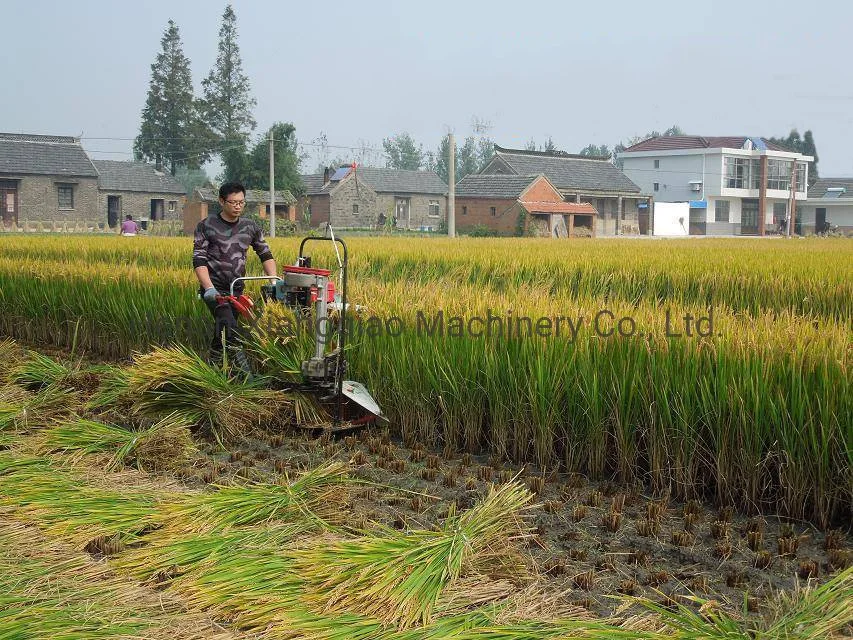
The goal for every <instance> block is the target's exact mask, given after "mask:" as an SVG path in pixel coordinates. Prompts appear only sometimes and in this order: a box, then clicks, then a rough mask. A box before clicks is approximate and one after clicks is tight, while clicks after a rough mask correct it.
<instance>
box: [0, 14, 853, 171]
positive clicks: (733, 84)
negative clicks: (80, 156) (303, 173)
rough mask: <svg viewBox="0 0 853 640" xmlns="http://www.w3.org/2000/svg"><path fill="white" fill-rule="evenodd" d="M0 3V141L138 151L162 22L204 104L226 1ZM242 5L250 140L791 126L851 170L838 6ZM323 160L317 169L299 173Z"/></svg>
mask: <svg viewBox="0 0 853 640" xmlns="http://www.w3.org/2000/svg"><path fill="white" fill-rule="evenodd" d="M712 5H713V6H712ZM0 6H2V7H3V14H4V18H5V20H4V29H3V46H2V47H0V60H2V69H3V79H4V84H5V87H6V88H7V89H10V91H4V92H3V98H2V102H0V130H1V131H7V132H26V133H45V134H55V135H82V137H83V138H84V140H83V144H84V146H85V147H86V149H87V150H89V151H90V152H91V154H92V155H93V156H94V157H99V158H113V159H130V157H131V153H130V149H131V141H130V139H132V138H133V137H134V136H135V135H136V134H137V133H138V129H139V120H140V112H141V109H142V106H143V104H144V102H145V95H146V91H147V89H148V82H149V79H150V65H151V63H152V62H153V61H154V58H155V56H156V54H157V52H158V51H159V49H160V38H161V36H162V35H163V31H164V30H165V28H166V23H167V21H168V20H169V19H170V18H171V19H173V20H175V22H176V23H177V24H178V26H179V27H180V31H181V38H182V41H183V44H184V53H185V54H186V55H187V56H188V57H189V59H190V60H191V62H192V72H193V81H194V83H195V85H196V90H197V93H199V94H200V82H201V80H202V78H203V77H205V76H206V75H207V73H208V71H209V70H210V68H211V66H212V65H213V63H214V60H215V58H216V45H217V39H218V31H219V26H220V22H221V16H222V12H223V10H224V7H225V2H222V3H216V2H201V1H192V2H190V1H175V0H173V1H171V2H165V1H159V0H156V1H155V0H146V1H145V2H125V1H115V0H114V1H112V2H105V1H104V2H101V1H94V0H92V1H86V0H77V1H76V2H45V1H43V0H28V1H26V2H21V1H19V0H11V1H10V0H3V1H2V3H1V5H0ZM233 6H234V10H235V12H236V14H237V25H238V29H239V34H240V47H241V53H242V58H243V65H244V70H245V71H246V73H247V74H248V75H249V77H250V79H251V83H252V93H253V95H254V97H255V98H256V99H257V102H258V104H257V108H256V110H255V118H256V119H257V121H258V129H257V131H256V133H257V132H260V131H263V130H264V129H265V128H267V127H268V126H269V125H270V124H271V123H272V122H273V121H276V120H283V121H290V122H293V123H294V124H295V126H296V133H297V136H298V138H299V140H300V142H303V143H310V142H311V141H312V140H313V139H316V138H317V137H318V136H319V135H320V133H321V132H325V134H326V136H327V139H328V142H329V144H330V145H340V146H343V147H347V146H359V145H361V144H367V145H369V146H371V147H375V148H377V149H381V146H382V144H381V143H382V138H383V137H388V136H390V135H393V134H394V133H397V132H401V131H408V132H409V133H411V135H412V136H413V137H414V138H415V139H416V140H417V141H418V142H421V143H422V144H423V145H424V147H425V148H426V149H434V148H436V147H437V146H438V143H439V140H440V138H441V136H442V135H443V134H444V133H445V132H446V131H447V130H453V131H454V132H455V133H456V135H457V136H458V137H464V136H466V135H468V134H470V133H471V130H472V124H471V123H472V118H474V117H476V118H478V119H480V120H481V121H485V122H488V123H490V124H491V125H492V129H491V131H490V135H491V137H492V138H493V139H494V140H495V141H496V142H497V143H498V144H500V145H502V146H507V147H519V146H523V145H524V143H525V142H526V141H528V140H529V139H530V138H534V139H536V140H537V142H539V143H540V144H541V143H544V141H545V140H546V139H547V138H548V137H549V136H550V137H552V138H553V140H554V142H555V143H556V145H557V146H558V148H561V149H564V150H566V151H570V152H577V151H579V150H580V149H581V148H582V147H584V146H585V145H587V144H588V143H596V144H607V145H609V146H611V147H612V146H613V145H614V144H615V143H617V142H619V141H620V140H627V138H629V137H631V136H634V135H640V134H643V133H645V132H647V131H650V130H653V129H657V130H661V131H662V130H664V129H666V128H667V127H669V126H671V125H673V124H678V125H679V126H681V128H682V129H684V130H685V131H686V132H687V133H692V134H698V135H761V136H774V135H776V136H779V135H787V133H788V131H789V130H790V129H791V128H794V127H796V128H798V129H799V130H800V132H801V133H802V132H803V131H805V130H806V129H811V130H812V131H813V133H814V137H815V142H816V144H817V148H818V153H819V157H820V164H819V169H820V173H821V175H823V176H838V175H845V176H853V152H851V149H853V82H851V80H853V73H851V71H850V69H851V59H853V31H851V25H853V4H851V3H849V2H843V1H837V2H819V1H812V2H786V1H782V0H776V1H774V2H755V1H752V2H750V1H744V0H740V1H738V2H718V1H716V0H715V1H713V2H712V1H711V0H705V1H704V2H683V1H680V2H636V1H633V2H624V3H623V2H566V1H563V2H517V1H514V2H466V1H465V0H456V1H455V2H444V1H443V0H432V1H429V2H405V1H398V2H371V1H370V0H362V1H360V2H343V1H340V0H339V1H336V2H331V1H326V2H311V3H309V2H277V3H272V2H259V1H249V0H236V1H235V2H233ZM98 138H114V139H116V140H101V139H98ZM121 139H124V140H121ZM304 150H305V151H307V152H309V153H310V152H314V151H315V149H314V148H313V147H308V146H306V147H305V148H304ZM106 152H111V153H106ZM331 152H332V154H333V155H335V156H341V157H342V158H350V157H352V155H353V153H354V152H353V151H351V150H349V149H332V150H331ZM315 164H316V158H315V157H312V159H311V160H310V161H308V162H306V166H305V167H304V168H305V169H307V170H311V169H313V167H314V165H315Z"/></svg>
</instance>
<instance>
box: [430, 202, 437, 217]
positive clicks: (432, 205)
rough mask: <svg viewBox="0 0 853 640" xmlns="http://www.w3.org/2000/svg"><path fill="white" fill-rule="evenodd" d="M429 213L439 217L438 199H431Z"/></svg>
mask: <svg viewBox="0 0 853 640" xmlns="http://www.w3.org/2000/svg"><path fill="white" fill-rule="evenodd" d="M429 215H430V217H432V218H437V217H438V215H439V208H438V200H430V201H429Z"/></svg>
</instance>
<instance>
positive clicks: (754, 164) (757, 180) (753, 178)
mask: <svg viewBox="0 0 853 640" xmlns="http://www.w3.org/2000/svg"><path fill="white" fill-rule="evenodd" d="M749 188H750V189H755V190H758V189H760V188H761V161H760V160H759V159H758V158H755V159H753V160H750V161H749Z"/></svg>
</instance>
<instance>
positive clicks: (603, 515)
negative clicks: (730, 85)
mask: <svg viewBox="0 0 853 640" xmlns="http://www.w3.org/2000/svg"><path fill="white" fill-rule="evenodd" d="M138 240H139V241H138V242H137V241H131V242H127V240H126V239H121V238H80V239H79V242H75V243H71V244H69V243H68V242H67V240H66V239H65V238H62V239H60V238H55V237H27V238H22V237H17V236H6V237H4V239H3V244H2V246H0V304H2V305H3V306H2V308H3V309H4V313H3V314H2V316H0V360H2V361H3V362H4V364H5V367H4V369H3V371H0V385H2V386H0V514H2V522H3V525H2V527H0V539H2V542H3V548H4V549H6V548H8V549H10V550H15V551H14V552H11V551H10V552H9V553H8V554H6V555H4V556H3V558H2V559H0V562H5V563H6V564H7V567H9V568H10V569H9V571H10V572H11V573H10V575H15V576H17V577H15V578H10V579H9V580H10V581H9V582H8V584H7V585H6V589H7V590H9V593H10V594H11V595H10V596H9V597H8V598H6V599H4V596H0V638H4V637H7V635H4V634H9V636H8V637H19V636H20V635H21V634H22V633H23V635H24V637H29V636H27V635H26V633H27V632H26V631H25V630H27V629H30V630H34V631H33V632H32V633H33V634H34V635H35V636H36V637H38V633H41V634H42V636H43V637H184V636H186V637H220V636H221V637H244V636H245V637H264V638H266V637H269V638H279V637H283V638H575V637H590V638H591V637H608V638H611V637H612V638H618V637H631V638H636V637H649V638H656V637H684V638H693V637H723V635H724V634H726V633H729V634H732V635H729V636H727V637H766V638H771V637H783V636H784V635H785V634H787V637H828V636H829V637H831V636H832V634H842V633H844V632H845V625H847V624H848V622H849V621H848V619H847V618H848V616H847V615H846V611H847V610H849V608H850V607H851V605H853V582H851V580H853V574H851V569H849V565H850V541H849V536H848V533H847V532H845V530H844V529H845V528H846V527H849V522H850V516H851V505H853V473H851V468H853V467H851V457H853V447H851V435H853V433H851V430H853V426H851V425H853V415H851V399H850V398H851V395H853V394H851V393H850V376H849V366H850V356H851V350H850V337H851V329H853V327H851V322H850V319H851V311H853V309H851V305H853V278H851V276H853V260H851V257H853V243H851V242H850V241H849V240H844V239H839V240H834V239H814V240H801V241H795V242H784V241H775V240H768V241H734V240H725V241H712V240H709V241H702V242H695V243H693V242H665V241H657V242H643V243H640V242H629V241H625V242H619V241H613V242H598V243H592V242H584V241H569V242H561V243H552V242H543V241H537V240H506V241H504V240H501V241H494V240H464V241H459V242H450V241H445V240H427V241H424V242H422V241H418V242H414V241H413V240H411V239H405V240H404V239H399V240H398V239H391V238H379V239H368V238H359V239H354V240H353V241H352V242H350V243H349V245H350V255H351V270H350V298H351V301H353V302H356V303H357V304H359V305H361V310H360V311H359V314H358V318H357V320H356V322H355V323H354V324H353V326H352V328H351V329H352V336H353V337H354V340H353V341H352V347H351V355H350V359H351V371H350V377H352V378H354V379H358V380H361V381H363V382H364V383H365V384H366V385H367V386H368V388H369V389H370V390H371V392H372V393H373V394H374V396H375V397H376V398H377V400H378V401H379V403H380V405H381V406H382V407H383V409H384V410H385V412H386V413H387V414H388V415H389V417H390V418H391V423H392V424H391V427H390V430H387V431H364V432H362V433H361V434H359V435H357V436H356V435H352V436H347V437H346V438H341V439H337V440H336V439H331V438H328V437H324V438H321V439H312V438H310V437H305V436H300V435H295V434H293V433H292V432H291V431H290V430H289V426H290V425H291V424H292V423H293V422H294V421H297V420H298V421H300V422H305V421H309V422H310V421H311V420H313V419H314V418H312V417H311V415H312V414H311V411H312V409H311V405H310V403H308V402H306V401H305V399H303V398H299V397H292V396H287V395H286V394H282V393H280V392H277V391H276V390H275V381H276V380H283V379H285V378H287V377H288V376H292V375H293V370H294V366H293V363H294V362H297V363H298V361H299V357H300V356H299V354H300V353H301V351H302V350H304V347H305V342H304V336H298V335H297V336H295V339H291V340H289V341H288V340H283V341H282V340H276V339H275V335H274V334H275V332H276V331H280V329H281V325H280V320H281V317H280V315H277V314H276V312H273V311H271V312H270V313H269V314H267V315H265V316H261V318H260V319H259V321H258V324H257V325H256V326H255V327H254V329H253V331H252V335H253V343H252V346H251V347H250V349H249V351H250V354H251V355H252V356H253V358H254V359H255V364H256V367H258V368H259V369H262V373H263V374H264V377H263V381H262V382H260V383H259V382H252V383H246V382H241V381H238V380H233V379H230V378H229V377H228V376H227V375H226V374H225V373H224V372H222V371H221V370H219V369H217V368H216V367H211V366H210V365H208V364H207V363H206V362H204V360H203V359H202V358H199V357H198V356H197V355H196V351H201V352H203V350H204V348H205V345H206V343H207V342H208V340H209V334H208V332H209V330H210V328H209V326H208V324H209V323H208V319H207V317H206V315H205V314H206V313H207V311H206V309H204V307H203V305H201V303H200V302H199V301H198V300H197V299H196V297H195V287H194V284H193V281H194V279H193V276H192V272H191V268H190V265H189V249H190V245H189V241H188V240H185V239H177V238H175V239H172V238H158V239H156V240H155V239H138ZM149 240H150V241H149ZM297 247H298V240H288V239H280V240H277V241H274V243H273V247H272V248H273V251H274V253H275V255H276V257H277V258H278V260H279V262H280V264H281V263H284V262H290V261H291V260H292V258H293V256H294V255H295V252H296V250H297ZM331 259H332V257H331V256H330V255H328V254H325V255H324V254H318V255H316V256H315V260H314V263H315V264H318V263H322V262H323V261H324V260H325V261H328V262H329V263H331ZM252 269H254V270H255V272H259V271H260V267H259V265H258V264H257V262H256V260H255V259H254V257H253V258H252V261H250V270H252ZM273 320H275V321H276V322H277V323H278V324H277V323H274V322H273ZM675 334H680V335H675ZM2 336H8V337H10V338H14V339H15V340H16V341H17V342H15V341H9V340H7V341H5V342H3V341H2ZM21 345H27V346H28V347H30V348H31V349H32V350H31V351H26V350H25V349H23V347H22V346H21ZM45 354H47V355H45ZM7 523H8V524H7ZM103 563H106V567H107V568H108V570H106V569H104V564H103ZM52 566H56V567H60V568H61V569H57V575H58V576H61V578H57V580H58V582H57V584H58V585H68V586H67V588H68V590H69V593H72V592H73V591H74V589H75V588H78V587H75V586H74V585H80V584H86V585H91V589H92V592H91V594H90V597H89V598H88V600H86V601H87V602H90V603H91V611H82V612H81V611H80V610H79V608H75V607H76V606H77V605H75V604H74V603H75V602H78V601H82V600H83V599H84V597H83V595H81V596H80V598H79V599H78V600H75V599H74V598H72V597H70V596H69V597H65V596H63V592H62V589H64V588H66V587H65V586H61V587H57V590H56V591H50V592H48V591H47V589H46V587H45V586H44V585H45V582H44V581H45V580H47V579H48V577H49V576H48V574H49V570H48V569H47V568H49V567H52ZM3 573H4V574H5V573H6V571H5V570H4V572H3ZM96 574H97V575H96ZM3 579H4V578H0V581H2V580H3ZM798 585H799V586H798ZM803 587H805V590H803ZM116 590H120V591H121V592H122V593H123V594H134V595H132V596H129V597H132V598H138V599H139V602H141V603H143V602H149V600H148V598H149V596H150V597H155V596H159V594H160V592H164V593H165V594H166V595H168V597H169V598H170V600H169V603H168V605H167V606H164V607H163V608H162V609H159V610H156V611H155V610H154V609H148V608H146V606H147V605H145V606H140V608H139V610H138V611H135V612H134V611H130V610H128V608H127V607H125V605H124V603H125V602H127V601H126V600H122V599H121V598H111V597H109V593H111V592H112V591H116ZM134 590H137V591H138V593H137V591H134ZM33 593H37V594H39V599H38V600H32V599H28V596H27V594H33ZM86 594H88V592H86ZM614 597H615V599H614ZM38 620H44V623H43V625H42V626H40V623H38ZM52 625H55V626H52ZM87 625H88V626H87ZM54 629H55V630H54ZM846 631H847V632H849V631H850V629H849V628H846ZM16 633H17V634H18V635H17V636H16V635H15V634H16ZM75 634H76V635H75ZM193 634H195V635H193ZM738 634H740V635H738ZM796 634H799V635H796Z"/></svg>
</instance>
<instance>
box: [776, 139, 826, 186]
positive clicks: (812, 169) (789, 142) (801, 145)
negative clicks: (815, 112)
mask: <svg viewBox="0 0 853 640" xmlns="http://www.w3.org/2000/svg"><path fill="white" fill-rule="evenodd" d="M768 141H769V142H774V143H776V144H780V145H782V146H783V147H786V148H788V149H790V150H791V151H796V152H798V153H802V154H803V155H807V156H814V161H813V162H809V186H812V185H813V184H814V183H815V181H816V180H817V179H818V172H817V161H818V157H817V147H816V146H815V143H814V136H813V135H812V132H811V129H809V130H808V131H806V132H805V133H804V134H803V137H802V138H801V137H800V133H799V131H797V130H796V129H791V133H789V134H788V137H787V138H768Z"/></svg>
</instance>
